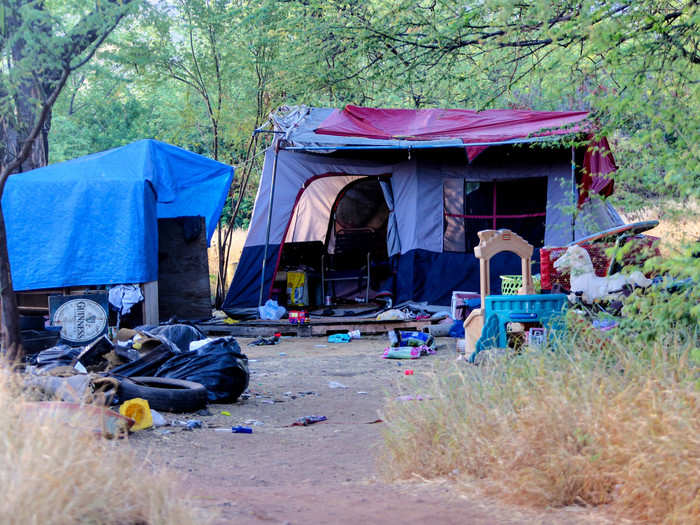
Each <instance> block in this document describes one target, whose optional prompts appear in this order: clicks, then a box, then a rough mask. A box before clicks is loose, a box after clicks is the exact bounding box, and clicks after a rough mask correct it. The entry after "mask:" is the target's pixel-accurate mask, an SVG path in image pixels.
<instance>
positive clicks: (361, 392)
mask: <svg viewBox="0 0 700 525" xmlns="http://www.w3.org/2000/svg"><path fill="white" fill-rule="evenodd" d="M357 393H358V394H368V393H369V392H363V391H362V390H360V391H359V392H357Z"/></svg>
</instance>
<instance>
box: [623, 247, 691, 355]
mask: <svg viewBox="0 0 700 525" xmlns="http://www.w3.org/2000/svg"><path fill="white" fill-rule="evenodd" d="M698 255H700V243H695V246H694V247H690V248H689V249H688V250H687V252H686V253H685V254H684V255H682V256H679V257H675V258H673V259H669V260H666V261H663V262H658V261H657V262H656V263H655V264H654V266H655V271H657V272H659V273H660V274H662V275H664V276H665V277H664V280H663V282H662V283H661V284H659V285H657V286H654V287H652V288H650V289H648V290H636V291H635V292H634V293H633V295H632V296H630V297H628V298H627V299H626V300H625V306H624V308H623V310H622V315H623V316H622V319H621V324H620V328H619V330H618V331H617V332H616V336H617V337H618V338H620V339H622V340H623V341H625V342H627V343H628V344H631V345H633V346H634V347H636V348H638V349H640V350H642V349H643V348H645V347H646V345H647V344H648V343H651V342H654V341H658V340H661V339H662V338H663V337H665V334H666V332H667V331H668V330H669V329H671V327H672V328H673V330H675V331H677V332H678V333H684V334H686V336H687V337H688V338H689V339H690V340H691V341H695V346H696V347H698V346H700V344H699V343H698V338H700V331H699V330H700V328H699V327H700V286H698V284H697V283H699V282H700V257H698ZM649 266H651V265H649ZM696 350H697V349H696Z"/></svg>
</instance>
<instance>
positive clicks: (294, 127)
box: [224, 106, 622, 311]
mask: <svg viewBox="0 0 700 525" xmlns="http://www.w3.org/2000/svg"><path fill="white" fill-rule="evenodd" d="M586 117H587V114H586V113H585V112H534V111H483V112H470V111H465V110H382V109H373V108H358V107H356V106H348V107H346V108H345V109H343V110H335V109H325V108H307V107H296V108H288V109H287V111H285V112H283V113H278V114H277V115H275V116H274V119H273V120H274V123H275V127H276V130H277V131H278V134H279V137H280V149H279V151H278V152H276V151H275V149H274V148H270V149H269V150H268V151H267V152H266V157H265V164H264V168H263V173H262V177H261V182H260V186H259V189H258V196H257V199H256V203H255V208H254V211H253V217H252V220H251V225H250V229H249V232H248V237H247V239H246V243H245V247H244V250H243V253H242V257H241V261H240V262H239V265H238V268H237V271H236V275H235V276H234V280H233V283H232V285H231V288H230V290H229V293H228V296H227V298H226V301H225V303H224V308H225V309H227V310H229V311H233V310H235V309H236V308H238V307H249V306H255V305H257V303H258V300H259V290H260V289H261V286H260V285H261V274H260V271H261V267H262V262H263V258H264V257H265V253H266V254H267V260H266V261H265V276H264V279H262V283H263V286H262V290H263V294H262V295H263V301H264V300H265V299H267V298H268V297H269V296H270V294H271V291H272V283H273V278H274V275H275V273H276V271H277V269H278V268H279V265H280V260H281V255H282V253H283V247H284V246H285V245H290V244H294V243H303V242H310V241H321V242H323V243H324V249H325V250H327V251H329V252H332V249H333V246H332V235H329V232H330V233H332V231H333V229H332V228H331V227H330V226H331V225H332V224H333V223H334V221H335V220H336V217H335V215H334V214H335V210H336V208H335V206H336V202H337V200H338V197H339V195H341V194H342V193H343V192H345V191H346V188H348V187H349V186H350V185H351V184H353V183H354V182H356V181H358V180H362V179H367V178H373V179H376V180H377V181H378V182H379V185H378V187H379V188H380V189H381V192H382V193H383V195H384V199H385V202H386V206H387V208H388V210H389V216H388V221H387V226H386V233H385V235H386V245H387V246H386V248H387V250H386V252H387V253H388V255H389V256H391V258H392V263H393V266H394V268H395V282H394V285H393V290H392V291H393V293H394V296H395V299H396V300H398V301H402V300H419V301H423V300H424V301H429V302H430V303H433V304H449V300H450V296H451V292H452V291H453V290H478V279H479V270H478V263H477V261H476V259H475V258H474V255H473V245H474V242H478V240H476V241H475V239H476V231H478V230H480V229H486V228H494V227H495V228H503V227H507V228H510V229H513V230H515V231H517V232H519V233H521V234H524V236H525V238H528V239H529V240H531V242H533V244H535V245H536V247H539V246H542V245H543V244H547V245H561V244H566V243H568V242H570V241H572V240H573V239H574V238H577V237H582V236H584V235H587V234H589V233H592V232H595V231H599V230H601V229H604V228H608V227H612V226H615V225H618V224H621V222H622V221H621V219H620V217H619V216H618V215H617V213H616V212H615V211H614V210H613V209H612V207H610V206H609V205H607V204H606V203H604V202H602V201H600V200H598V199H592V200H585V199H583V198H580V197H581V196H582V194H584V193H585V192H587V191H591V192H594V191H595V192H597V193H600V194H603V195H607V194H609V193H610V192H611V191H612V178H611V177H610V173H611V172H612V171H613V170H614V169H615V165H614V161H613V159H612V155H611V154H610V153H609V151H608V149H607V142H599V143H597V144H595V145H594V147H589V148H585V147H583V148H578V149H577V150H576V151H574V152H573V153H574V159H573V160H574V161H575V163H576V165H577V166H578V169H577V170H572V150H571V148H569V147H568V146H562V145H555V146H553V147H548V148H541V147H538V148H531V147H527V146H516V145H517V144H519V143H521V142H535V141H542V140H547V139H551V137H552V136H553V135H561V134H571V133H575V134H578V135H581V134H585V135H588V134H590V133H591V128H590V123H589V122H588V121H587V120H586ZM584 166H586V167H594V168H596V169H597V170H598V171H596V172H594V173H583V169H582V168H583V167H584ZM273 179H274V192H273ZM579 190H580V191H579ZM272 193H273V196H274V198H273V201H272V208H271V209H270V202H269V200H270V195H271V194H272ZM579 201H580V203H579ZM577 203H579V204H580V210H579V212H578V216H577V218H576V221H575V223H574V221H573V220H572V214H571V213H570V210H572V209H573V208H574V207H575V206H576V204H577ZM567 206H568V207H569V208H568V210H569V211H567V209H566V208H567ZM268 219H269V221H268ZM268 223H269V224H268ZM268 225H269V237H268V235H267V229H268ZM266 245H267V248H266ZM494 264H496V265H497V267H496V268H495V269H494V271H493V272H492V275H495V276H497V275H499V274H501V273H519V266H518V264H519V263H518V261H517V260H516V258H513V259H512V260H510V259H508V258H507V257H505V258H503V259H502V260H501V261H494Z"/></svg>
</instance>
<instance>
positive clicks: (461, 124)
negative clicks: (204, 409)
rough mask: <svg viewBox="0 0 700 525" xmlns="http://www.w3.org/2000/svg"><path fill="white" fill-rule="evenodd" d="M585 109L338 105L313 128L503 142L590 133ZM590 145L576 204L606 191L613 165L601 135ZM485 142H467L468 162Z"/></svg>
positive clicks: (328, 131) (346, 133)
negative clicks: (535, 109)
mask: <svg viewBox="0 0 700 525" xmlns="http://www.w3.org/2000/svg"><path fill="white" fill-rule="evenodd" d="M587 117H588V112H587V111H526V110H510V109H489V110H485V111H471V110H467V109H416V110H414V109H380V108H366V107H361V106H352V105H348V106H345V109H342V110H338V109H336V110H335V111H333V113H331V114H330V115H329V116H328V117H327V118H326V119H325V120H324V121H323V122H322V123H321V125H320V126H319V127H318V128H316V130H315V131H316V133H318V134H320V135H338V136H344V137H366V138H371V139H383V140H390V139H401V140H441V139H460V140H462V142H464V143H465V144H470V143H475V142H487V143H489V142H502V141H506V140H512V139H520V138H528V137H545V136H550V135H566V134H569V133H580V132H584V131H590V129H591V125H590V123H589V122H587V121H586V119H587ZM594 146H597V147H594V148H590V147H589V148H588V150H587V151H586V155H585V158H584V175H583V177H582V181H581V192H580V196H579V204H582V203H583V202H585V200H586V199H587V197H588V193H589V191H591V190H592V191H594V192H597V193H601V194H602V195H610V194H611V193H612V189H613V184H612V178H610V177H609V176H608V174H609V173H612V172H613V171H615V170H616V169H617V166H616V165H615V161H614V159H613V157H612V154H610V149H609V146H608V141H607V140H606V139H605V138H603V139H601V140H600V141H598V142H596V143H595V144H594ZM486 147H487V146H467V156H468V158H469V160H470V161H472V160H473V159H474V158H475V157H476V156H477V155H478V154H479V153H481V152H482V151H483V150H484V149H486Z"/></svg>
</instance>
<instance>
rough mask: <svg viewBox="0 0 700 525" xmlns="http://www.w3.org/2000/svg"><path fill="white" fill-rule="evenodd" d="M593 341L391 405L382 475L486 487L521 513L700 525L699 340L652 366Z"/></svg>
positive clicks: (461, 374)
mask: <svg viewBox="0 0 700 525" xmlns="http://www.w3.org/2000/svg"><path fill="white" fill-rule="evenodd" d="M590 342H591V341H586V340H585V337H577V338H574V339H573V340H572V341H571V342H570V344H569V346H568V347H567V348H568V351H566V350H561V349H560V350H559V351H558V352H557V353H556V354H555V353H552V352H549V351H546V352H544V353H534V354H530V355H527V356H520V357H517V358H513V359H510V360H506V361H501V362H498V363H495V364H494V365H492V366H490V367H487V368H483V367H482V368H474V367H465V366H461V367H457V366H455V368H454V370H452V371H451V372H450V373H445V371H442V373H441V374H439V375H437V374H436V375H435V377H434V378H433V382H432V386H431V388H430V389H429V391H428V392H424V393H423V394H424V395H425V394H427V395H429V396H430V397H431V399H430V400H427V401H422V402H408V403H406V402H404V403H399V402H391V403H390V404H389V405H388V407H387V409H386V420H387V427H386V430H385V441H386V445H387V447H386V455H385V457H384V460H383V466H384V472H385V473H386V474H387V476H388V477H390V478H394V479H396V478H399V479H400V478H409V477H411V476H414V475H419V476H422V477H424V478H438V477H443V476H457V477H460V476H464V479H465V480H466V479H469V480H470V481H473V479H474V478H478V479H482V480H483V482H482V483H483V485H484V486H485V487H486V490H487V491H493V493H494V494H496V495H499V496H502V497H504V498H505V499H507V500H509V501H512V502H515V503H519V504H526V505H535V506H562V505H570V504H583V505H600V504H609V503H610V504H612V505H611V506H610V507H611V508H612V509H616V510H617V511H618V512H619V515H620V516H625V517H628V518H631V519H634V520H638V521H648V522H653V523H660V522H663V523H699V522H700V480H699V479H698V472H700V393H699V392H698V382H697V363H694V364H693V363H689V361H688V355H689V353H690V351H691V350H692V348H693V344H697V343H696V342H695V341H694V338H691V339H686V340H685V341H680V340H667V341H666V345H661V344H660V345H659V346H658V347H656V348H653V349H646V358H644V359H640V357H639V354H638V353H637V352H632V351H629V350H627V349H624V348H621V347H619V346H616V345H615V344H612V345H609V346H608V347H607V348H606V350H605V351H601V350H599V349H597V350H596V349H593V348H591V347H587V343H590ZM582 348H583V349H582ZM586 348H589V349H586ZM669 349H674V350H673V351H671V350H669ZM412 393H415V392H412Z"/></svg>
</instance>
